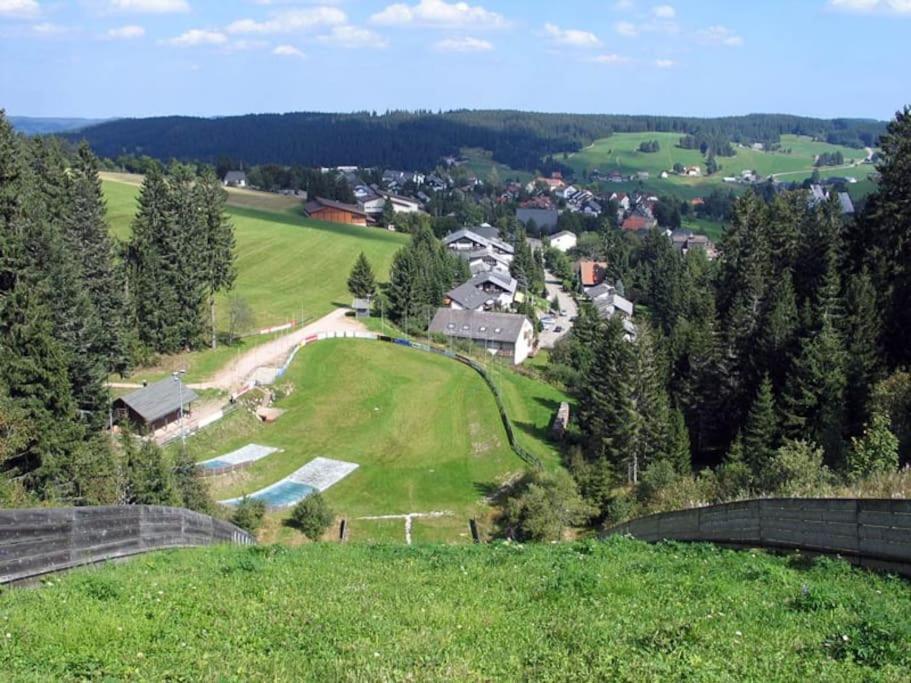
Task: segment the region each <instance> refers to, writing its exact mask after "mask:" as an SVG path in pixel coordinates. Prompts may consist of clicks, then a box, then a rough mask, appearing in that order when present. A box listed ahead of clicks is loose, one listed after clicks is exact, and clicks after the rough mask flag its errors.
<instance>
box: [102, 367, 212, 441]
mask: <svg viewBox="0 0 911 683" xmlns="http://www.w3.org/2000/svg"><path fill="white" fill-rule="evenodd" d="M197 398H198V397H197V395H196V392H194V391H193V390H192V389H190V388H189V387H188V386H186V385H185V384H184V383H183V382H181V381H180V379H179V378H177V377H166V378H165V379H163V380H160V381H158V382H155V383H153V384H149V385H148V386H145V387H143V388H142V389H137V390H136V391H133V392H131V393H129V394H127V395H126V396H121V397H120V398H118V399H117V400H115V401H114V405H113V411H114V414H113V417H114V419H115V420H116V421H117V422H118V423H121V424H129V425H130V426H131V427H132V428H133V429H137V430H138V431H140V432H142V433H151V432H154V431H156V430H158V429H161V428H162V427H166V426H168V425H169V424H172V423H174V422H177V421H178V420H179V419H180V417H181V415H183V416H184V418H186V417H187V416H189V415H190V414H191V413H192V406H193V402H194V401H196V399H197Z"/></svg>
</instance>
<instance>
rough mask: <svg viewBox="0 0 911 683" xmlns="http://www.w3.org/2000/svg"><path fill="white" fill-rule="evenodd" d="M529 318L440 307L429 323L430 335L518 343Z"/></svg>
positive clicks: (513, 314)
mask: <svg viewBox="0 0 911 683" xmlns="http://www.w3.org/2000/svg"><path fill="white" fill-rule="evenodd" d="M526 322H528V318H526V317H525V316H524V315H518V314H516V313H488V312H486V311H457V310H453V309H451V308H440V309H438V310H437V313H436V315H435V316H434V317H433V322H431V323H430V330H429V331H430V333H431V334H443V335H446V336H447V337H458V338H460V339H472V340H474V341H480V342H483V341H485V340H489V341H491V342H507V343H512V344H514V343H516V342H517V341H518V340H519V338H520V337H521V336H522V328H523V326H524V325H525V323H526Z"/></svg>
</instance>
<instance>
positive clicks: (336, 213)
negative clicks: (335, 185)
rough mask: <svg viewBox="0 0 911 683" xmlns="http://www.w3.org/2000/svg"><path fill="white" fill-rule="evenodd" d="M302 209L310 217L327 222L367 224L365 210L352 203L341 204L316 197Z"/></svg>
mask: <svg viewBox="0 0 911 683" xmlns="http://www.w3.org/2000/svg"><path fill="white" fill-rule="evenodd" d="M304 211H306V212H307V215H308V216H309V217H310V218H314V219H316V220H318V221H326V222H328V223H344V224H345V225H367V222H368V218H367V212H366V211H364V210H363V209H361V208H360V207H359V206H356V205H354V204H343V203H342V202H335V201H332V200H331V199H323V198H322V197H317V198H316V199H314V200H313V201H311V202H307V204H306V205H305V206H304Z"/></svg>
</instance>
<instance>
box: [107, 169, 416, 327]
mask: <svg viewBox="0 0 911 683" xmlns="http://www.w3.org/2000/svg"><path fill="white" fill-rule="evenodd" d="M108 178H109V179H107V180H105V181H104V192H105V197H106V199H107V203H108V218H109V220H110V223H111V229H112V231H113V233H114V234H115V235H116V236H117V237H118V238H120V239H122V240H126V239H128V238H129V235H130V222H131V221H132V218H133V215H134V213H135V211H136V196H137V194H138V187H137V186H136V185H135V183H131V182H122V181H119V180H113V179H110V176H108ZM250 194H252V195H253V197H254V199H255V200H256V201H255V202H254V201H253V199H250V198H249V195H250ZM262 194H264V193H247V194H242V195H240V197H241V198H242V201H243V202H244V203H245V204H246V205H245V206H239V205H236V204H235V203H234V202H235V201H237V200H236V198H235V193H232V194H231V195H230V197H231V202H232V203H231V204H229V206H228V214H229V216H230V217H231V220H232V221H233V222H234V227H235V236H236V240H237V273H238V275H237V282H236V284H235V288H234V291H233V292H231V293H230V295H227V296H239V297H242V298H243V299H246V301H247V303H249V304H250V306H251V307H252V309H253V311H254V313H255V316H256V326H257V327H260V328H262V327H271V326H273V325H277V324H281V323H284V322H287V321H289V320H292V319H295V320H296V319H299V318H300V317H301V316H302V315H303V317H304V318H305V319H316V318H319V317H321V316H323V315H325V314H326V313H328V312H329V311H331V310H332V309H333V308H335V304H343V305H348V304H350V298H351V297H350V295H349V294H348V291H347V286H346V281H347V279H348V274H349V273H350V271H351V267H352V266H353V265H354V262H355V261H356V260H357V256H358V254H359V253H360V252H361V251H363V252H364V253H365V254H366V255H367V258H368V259H369V260H370V262H371V264H372V265H373V269H374V272H376V273H377V277H378V279H380V280H384V279H386V277H387V274H388V272H389V266H390V265H391V264H392V257H393V255H394V254H395V252H396V251H398V250H399V249H400V248H401V247H402V246H404V245H405V244H406V243H407V241H408V236H407V235H400V234H395V233H390V232H387V231H384V230H378V229H373V228H363V227H357V226H347V225H337V224H332V223H322V222H320V221H311V220H309V219H307V218H305V217H303V216H302V215H301V214H300V212H299V209H298V208H296V207H297V206H298V205H299V202H293V205H289V203H288V202H289V200H288V198H287V197H281V196H278V195H267V196H266V197H265V198H261V197H260V196H259V195H262ZM269 202H272V204H269ZM254 203H255V204H258V205H259V206H261V207H262V206H272V207H273V210H266V209H263V208H254V207H253V206H250V205H251V204H254ZM280 207H285V208H284V209H281V208H280ZM227 296H222V297H220V301H219V311H220V314H219V319H220V321H221V323H220V324H221V326H222V327H224V326H225V320H226V311H227V306H226V305H225V304H226V301H227Z"/></svg>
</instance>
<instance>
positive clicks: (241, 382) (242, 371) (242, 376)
mask: <svg viewBox="0 0 911 683" xmlns="http://www.w3.org/2000/svg"><path fill="white" fill-rule="evenodd" d="M346 313H348V309H346V308H337V309H335V310H334V311H332V313H330V314H329V315H327V316H325V317H323V318H320V319H319V320H317V321H315V322H312V323H310V324H309V325H306V326H304V327H301V328H300V329H298V330H295V331H294V332H290V333H288V334H286V335H284V336H283V337H279V338H278V339H273V340H272V341H270V342H266V343H265V344H261V345H259V346H256V347H254V348H252V349H250V350H249V351H247V352H246V353H243V354H241V355H239V356H238V357H237V358H234V359H232V360H231V362H230V363H228V364H227V365H225V366H224V367H222V368H221V369H220V370H218V372H216V373H215V374H214V375H212V376H211V377H210V378H209V379H208V380H206V381H205V382H199V383H197V384H191V385H190V387H191V388H193V389H221V390H222V391H227V392H228V393H233V392H234V391H236V390H238V389H240V388H241V387H243V386H245V385H246V384H247V383H248V382H249V380H250V378H251V377H252V376H253V374H254V373H255V372H256V370H257V368H261V367H279V366H281V365H282V363H284V362H285V359H286V358H287V357H288V354H290V353H291V351H293V350H294V348H295V347H296V346H297V345H298V344H300V343H301V342H302V341H304V339H306V338H307V337H309V336H310V335H311V334H316V333H317V332H363V331H366V329H367V328H366V327H364V325H363V324H361V323H360V322H358V321H357V320H355V319H354V318H348V317H346V316H345V314H346Z"/></svg>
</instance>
